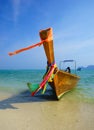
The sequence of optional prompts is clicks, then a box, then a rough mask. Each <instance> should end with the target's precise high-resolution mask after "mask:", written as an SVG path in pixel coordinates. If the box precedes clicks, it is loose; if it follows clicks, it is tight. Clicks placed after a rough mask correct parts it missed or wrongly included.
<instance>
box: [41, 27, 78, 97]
mask: <svg viewBox="0 0 94 130" xmlns="http://www.w3.org/2000/svg"><path fill="white" fill-rule="evenodd" d="M39 34H40V38H41V40H45V39H48V40H47V41H46V42H44V44H43V47H44V51H45V54H46V58H47V61H48V63H49V64H52V63H54V62H55V58H54V47H53V34H52V28H48V29H46V30H41V31H40V33H39ZM78 80H79V77H78V76H76V75H74V74H71V73H68V72H64V71H61V70H58V71H57V73H56V74H55V76H54V78H53V81H52V82H49V84H50V86H51V87H52V88H53V89H54V91H55V93H56V96H57V99H59V98H60V97H61V96H62V95H63V94H64V93H65V92H67V91H69V90H71V89H72V88H74V87H75V86H76V84H77V82H78Z"/></svg>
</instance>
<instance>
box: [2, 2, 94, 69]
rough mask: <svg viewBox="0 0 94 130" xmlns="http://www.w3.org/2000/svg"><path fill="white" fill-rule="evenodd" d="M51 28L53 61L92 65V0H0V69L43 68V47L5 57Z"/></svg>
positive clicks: (93, 50) (30, 43) (33, 41)
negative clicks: (74, 61)
mask: <svg viewBox="0 0 94 130" xmlns="http://www.w3.org/2000/svg"><path fill="white" fill-rule="evenodd" d="M49 27H52V28H53V37H54V50H55V60H56V63H57V65H59V61H61V60H65V59H74V60H76V62H77V66H87V65H89V64H94V58H93V56H94V0H47V1H45V0H0V69H41V68H45V67H46V56H45V53H44V50H43V46H41V47H37V48H34V49H32V50H28V51H25V52H22V53H20V54H18V55H15V56H12V57H10V56H8V52H12V51H15V50H17V49H20V48H23V47H27V46H29V45H32V44H34V43H37V42H39V41H40V37H39V31H40V30H41V29H46V28H49Z"/></svg>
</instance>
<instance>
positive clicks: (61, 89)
mask: <svg viewBox="0 0 94 130" xmlns="http://www.w3.org/2000/svg"><path fill="white" fill-rule="evenodd" d="M78 80H79V77H78V76H76V75H74V74H70V73H67V72H64V71H61V70H59V71H58V72H57V73H56V74H55V76H54V78H53V81H52V82H49V84H50V86H51V87H52V88H53V89H54V91H55V93H56V96H57V99H60V98H61V97H62V95H63V94H64V93H66V92H68V91H70V90H71V89H72V88H74V87H75V86H76V85H77V82H78Z"/></svg>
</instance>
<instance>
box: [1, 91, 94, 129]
mask: <svg viewBox="0 0 94 130" xmlns="http://www.w3.org/2000/svg"><path fill="white" fill-rule="evenodd" d="M0 129H1V130H94V103H89V102H83V101H81V100H75V99H73V98H70V96H69V95H68V94H66V95H64V96H63V97H62V99H61V100H59V101H57V100H55V98H54V97H53V95H46V94H45V95H42V96H41V95H36V96H35V97H31V96H30V93H29V92H28V91H25V92H22V93H20V94H16V95H13V94H11V93H5V92H0Z"/></svg>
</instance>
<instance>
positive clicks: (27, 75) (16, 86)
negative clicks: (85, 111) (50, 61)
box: [0, 70, 94, 101]
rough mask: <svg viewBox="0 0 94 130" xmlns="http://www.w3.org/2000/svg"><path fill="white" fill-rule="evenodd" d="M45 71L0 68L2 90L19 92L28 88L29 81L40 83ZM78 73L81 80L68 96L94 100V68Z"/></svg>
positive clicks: (0, 88)
mask: <svg viewBox="0 0 94 130" xmlns="http://www.w3.org/2000/svg"><path fill="white" fill-rule="evenodd" d="M44 73H45V70H0V91H7V92H13V93H14V92H15V93H17V92H21V91H24V90H27V89H28V88H27V82H32V83H40V82H41V81H42V76H43V74H44ZM77 75H79V76H80V81H79V82H78V85H77V87H76V88H74V89H73V90H72V91H71V92H69V93H68V94H67V96H69V97H70V98H75V99H78V100H84V101H94V70H82V71H78V72H77ZM47 88H49V86H48V87H47Z"/></svg>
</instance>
